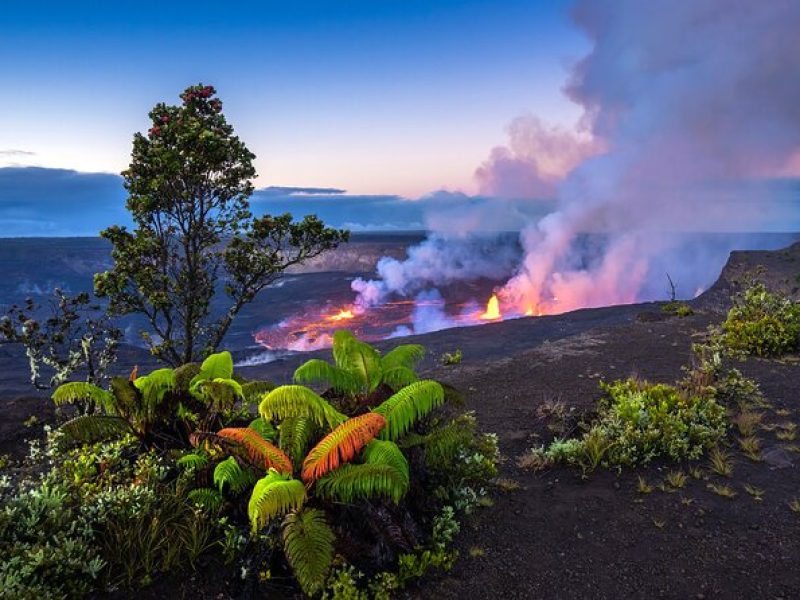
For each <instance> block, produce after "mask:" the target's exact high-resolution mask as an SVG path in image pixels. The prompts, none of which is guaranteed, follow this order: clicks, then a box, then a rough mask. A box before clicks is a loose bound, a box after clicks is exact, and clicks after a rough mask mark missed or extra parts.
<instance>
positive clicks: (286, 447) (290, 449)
mask: <svg viewBox="0 0 800 600" xmlns="http://www.w3.org/2000/svg"><path fill="white" fill-rule="evenodd" d="M278 429H279V430H280V438H279V445H280V447H281V450H283V451H284V452H286V453H287V454H288V455H289V458H291V459H292V462H294V463H298V464H299V463H300V462H301V461H302V460H303V457H304V456H305V455H306V451H307V450H308V447H309V446H310V445H311V440H313V439H314V435H315V434H316V431H317V427H316V426H315V425H314V422H313V421H312V420H311V419H309V418H306V417H289V418H288V419H284V420H283V422H281V424H280V426H279V427H278Z"/></svg>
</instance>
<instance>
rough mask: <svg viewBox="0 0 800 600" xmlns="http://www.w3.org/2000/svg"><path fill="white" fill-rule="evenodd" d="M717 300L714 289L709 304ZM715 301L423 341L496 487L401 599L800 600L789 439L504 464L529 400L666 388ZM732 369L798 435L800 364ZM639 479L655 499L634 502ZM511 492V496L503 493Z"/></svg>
mask: <svg viewBox="0 0 800 600" xmlns="http://www.w3.org/2000/svg"><path fill="white" fill-rule="evenodd" d="M790 250H791V253H792V254H791V256H794V255H795V254H797V255H800V245H798V246H795V247H794V248H793V249H790ZM787 256H788V255H783V256H782V260H783V259H786V260H784V262H785V263H786V264H788V265H790V267H791V268H794V267H796V266H797V264H800V263H797V262H795V259H791V260H790V259H789V258H787ZM740 258H741V256H738V257H737V260H738V259H740ZM773 258H774V257H773ZM779 258H781V257H779ZM738 264H739V263H737V265H738ZM739 266H741V265H739ZM737 268H738V267H737ZM789 276H791V277H792V278H794V277H795V276H796V275H795V274H790V275H786V276H785V277H784V275H781V276H780V278H779V279H780V280H781V281H783V280H787V281H791V279H787V277H789ZM718 289H719V288H715V290H712V291H714V293H716V294H717V296H719V294H718V293H717V292H718ZM795 293H796V290H795ZM721 304H724V303H723V302H722V301H721V300H719V298H718V297H715V298H714V302H707V301H706V302H705V303H704V301H703V299H700V300H698V301H697V302H696V306H697V307H698V308H700V309H702V310H701V311H699V312H698V313H697V314H695V315H693V316H690V317H686V318H678V317H667V316H665V315H663V314H662V313H661V312H660V311H659V309H658V307H657V306H653V305H637V306H626V307H610V308H603V309H592V310H584V311H578V312H576V313H571V314H569V315H561V316H556V317H546V318H538V319H520V320H517V321H506V322H503V323H498V324H493V325H486V326H482V327H477V328H468V329H456V330H449V331H444V332H439V333H436V334H429V335H427V336H421V337H420V341H421V342H423V343H425V344H426V345H427V346H428V348H429V349H430V350H431V356H432V358H430V359H429V360H428V362H427V363H426V365H425V370H426V376H433V377H436V378H439V379H441V380H443V381H446V382H449V383H451V384H453V385H456V386H457V387H459V388H460V389H461V390H463V391H464V392H465V394H466V402H467V406H468V408H469V409H471V410H474V411H475V412H476V415H477V418H478V420H479V422H480V425H481V427H482V429H483V430H485V431H491V432H496V433H497V434H498V436H499V441H500V449H501V452H502V455H503V459H502V463H501V465H500V478H501V480H502V482H503V485H502V486H500V487H498V488H497V489H496V490H495V491H494V492H493V494H492V497H493V500H494V505H493V506H492V507H490V508H485V509H479V510H478V511H476V512H475V513H474V514H473V515H471V516H470V517H469V518H468V519H467V521H466V522H465V523H464V525H463V527H462V531H461V534H460V535H459V536H458V538H457V542H456V544H457V548H458V550H459V552H460V556H461V558H460V560H459V561H458V562H457V564H456V566H455V568H454V569H453V570H452V571H451V572H449V573H446V574H441V573H438V574H432V575H430V576H428V577H426V578H425V579H424V580H423V581H422V582H420V584H418V585H417V586H415V587H413V588H412V589H410V590H408V591H407V595H408V596H409V597H421V598H614V599H616V598H652V597H660V598H698V599H700V598H785V599H789V598H797V597H800V571H798V569H797V565H798V564H799V563H800V514H799V513H796V512H793V511H792V510H791V509H790V507H789V503H790V502H791V501H792V500H794V499H795V498H798V497H800V470H798V467H797V466H796V465H797V464H798V463H799V462H800V454H798V453H796V452H795V450H797V447H796V446H795V444H800V441H781V440H778V439H777V438H776V435H775V433H776V432H775V431H766V430H764V431H761V432H760V433H759V434H758V435H759V437H760V438H761V441H762V445H763V450H764V452H763V454H764V456H765V457H766V458H767V460H762V461H759V462H754V461H752V460H751V459H749V458H747V457H746V456H745V455H744V454H743V453H742V452H740V451H738V450H737V442H736V436H735V435H734V434H733V433H731V435H730V439H729V440H728V442H729V444H730V450H731V453H732V455H733V457H734V472H733V475H732V476H731V477H729V478H724V477H720V476H718V475H716V474H714V473H713V472H712V471H711V469H710V468H709V466H708V463H707V462H706V461H700V462H699V463H697V465H651V466H648V467H646V468H639V469H635V470H633V469H626V470H622V471H620V472H617V471H604V470H598V471H595V472H594V473H591V474H589V475H588V476H583V475H582V474H581V472H580V471H579V470H575V469H570V468H565V467H556V468H550V469H547V470H544V471H540V472H531V471H526V470H524V469H522V468H520V467H519V466H518V465H517V462H516V461H517V457H519V456H520V455H522V454H523V453H525V452H526V450H528V449H530V448H531V447H533V446H538V445H540V444H542V443H544V442H546V441H548V440H550V439H552V437H553V433H552V432H551V431H550V430H549V428H548V419H547V418H543V417H542V415H541V410H540V407H541V406H542V405H543V404H545V403H548V402H554V401H560V402H563V403H564V404H565V405H566V406H567V407H572V408H574V413H575V414H582V413H590V412H591V411H592V410H593V408H594V407H595V403H596V401H597V399H598V398H599V396H600V392H599V388H598V382H599V381H600V380H602V379H605V380H612V379H618V378H624V377H627V376H629V375H636V376H639V377H643V378H646V379H649V380H652V381H664V382H673V381H675V380H676V379H678V378H680V377H681V367H682V366H684V365H687V364H689V363H690V361H691V345H692V343H693V342H694V341H697V340H699V339H700V338H702V336H703V334H704V332H705V330H706V328H707V326H708V325H709V324H711V323H714V322H718V321H719V320H720V319H721V314H720V313H719V312H716V310H717V308H719V306H720V305H721ZM457 347H458V348H461V349H462V350H463V352H464V361H463V362H462V363H461V364H459V365H454V366H448V367H445V366H441V365H439V364H438V362H437V360H436V358H437V357H438V356H439V355H440V354H441V352H443V351H452V350H454V349H455V348H457ZM302 358H308V356H304V357H302ZM297 360H299V359H297V358H295V359H287V360H286V361H280V362H277V363H273V364H271V365H264V366H261V367H254V368H252V369H250V370H248V372H247V373H245V374H246V375H247V376H251V377H252V376H258V377H272V378H274V379H275V380H276V381H278V382H284V381H286V380H287V377H288V374H290V373H291V371H292V370H293V368H294V366H295V362H296V361H297ZM737 366H738V367H739V368H741V370H742V371H743V372H744V373H745V374H746V375H747V376H749V377H752V378H754V379H755V380H756V381H758V382H759V384H760V385H761V388H762V390H763V392H764V394H765V396H766V398H767V400H768V401H769V403H770V405H771V407H770V408H768V409H765V411H764V412H765V416H764V422H765V423H766V424H770V423H787V422H795V423H798V424H800V398H799V397H798V389H799V388H800V385H799V384H800V357H789V358H788V359H785V360H782V361H776V360H761V359H750V360H748V361H746V362H745V363H743V364H741V365H737ZM32 414H33V415H36V416H37V417H38V418H39V419H41V420H48V419H51V418H52V411H51V409H50V408H49V405H48V401H47V400H46V398H43V397H30V398H27V399H25V400H22V399H19V400H13V401H12V400H7V401H6V402H4V404H3V410H2V411H0V453H5V452H11V453H12V454H18V453H21V452H23V451H24V446H23V444H22V439H23V438H24V437H26V436H28V435H29V434H31V435H34V434H35V433H36V431H37V428H39V426H34V427H31V428H24V427H23V426H21V423H22V421H24V420H25V419H27V418H28V417H29V416H30V415H32ZM690 466H699V467H700V468H702V470H703V474H702V476H701V477H700V478H699V479H693V478H691V477H689V478H688V480H687V482H686V484H685V486H684V487H683V488H682V489H678V490H674V491H671V492H670V491H662V490H660V489H658V488H657V486H658V485H659V484H661V483H663V482H664V479H665V476H666V475H667V473H668V472H669V471H671V470H677V469H681V470H683V471H684V472H685V473H688V471H689V467H690ZM639 476H641V477H644V478H645V479H646V480H647V481H648V482H649V483H650V484H651V485H653V486H654V487H656V489H655V490H654V491H652V492H651V493H649V494H641V493H639V492H638V491H637V478H638V477H639ZM713 483H719V484H724V485H728V486H730V487H731V488H733V489H734V490H735V492H736V496H735V497H734V498H732V499H728V498H723V497H721V496H719V495H717V494H715V493H714V492H712V491H711V490H709V489H708V485H709V484H713ZM747 484H749V485H751V486H755V487H757V488H760V489H762V490H764V495H763V499H762V500H760V501H758V500H755V499H754V498H753V497H752V496H751V495H750V494H748V493H747V491H746V490H745V485H747ZM516 485H518V489H510V488H514V487H515V486H516ZM503 490H505V491H503ZM212 571H213V569H212ZM212 582H213V583H212ZM229 589H230V588H228V587H227V586H226V585H225V584H222V583H221V582H220V578H218V577H214V573H213V572H203V571H201V572H200V573H198V574H197V575H194V576H192V577H185V578H176V577H172V578H170V579H167V580H163V581H160V582H158V583H157V584H155V585H154V586H151V588H150V589H148V590H145V591H143V592H137V593H136V594H133V595H131V596H130V597H134V596H136V597H138V598H163V597H172V598H175V599H177V598H217V597H219V598H225V597H229V592H228V590H229ZM118 597H121V596H118Z"/></svg>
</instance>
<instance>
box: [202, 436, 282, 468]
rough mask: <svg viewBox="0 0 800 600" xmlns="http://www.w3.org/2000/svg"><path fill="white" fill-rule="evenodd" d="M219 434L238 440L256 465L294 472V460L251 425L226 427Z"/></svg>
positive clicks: (231, 439) (225, 437) (234, 440)
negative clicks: (250, 426) (251, 427)
mask: <svg viewBox="0 0 800 600" xmlns="http://www.w3.org/2000/svg"><path fill="white" fill-rule="evenodd" d="M217 435H218V436H219V437H221V438H224V439H226V440H230V441H233V442H236V443H237V444H239V445H241V446H243V447H244V449H245V450H247V456H248V458H249V459H250V462H252V463H253V464H254V465H255V466H257V467H260V468H262V469H264V470H265V471H266V470H269V469H270V468H272V469H275V470H276V471H278V472H280V473H288V474H290V475H291V473H292V461H291V460H289V457H288V456H286V454H284V453H283V450H281V449H280V448H278V447H277V446H273V445H272V444H270V443H269V442H268V441H267V440H265V439H264V438H262V437H261V436H260V435H259V434H258V432H257V431H255V430H254V429H250V428H249V427H226V428H225V429H220V430H219V431H218V432H217Z"/></svg>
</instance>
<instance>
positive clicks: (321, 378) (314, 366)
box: [294, 358, 363, 395]
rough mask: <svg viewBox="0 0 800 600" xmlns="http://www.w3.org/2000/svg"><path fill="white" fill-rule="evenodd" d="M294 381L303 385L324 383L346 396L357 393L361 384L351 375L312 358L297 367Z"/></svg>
mask: <svg viewBox="0 0 800 600" xmlns="http://www.w3.org/2000/svg"><path fill="white" fill-rule="evenodd" d="M294 381H295V383H300V384H303V385H312V384H315V383H324V384H327V385H328V386H329V387H331V388H333V389H334V390H336V391H337V392H339V393H342V394H346V395H352V394H357V393H359V392H360V391H361V388H362V383H363V382H362V381H361V380H360V379H359V378H358V377H356V376H355V375H354V374H353V373H351V372H349V371H347V370H345V369H341V368H339V367H337V366H334V365H332V364H330V363H329V362H326V361H324V360H320V359H318V358H312V359H311V360H309V361H306V362H305V363H303V364H302V365H300V366H299V367H297V370H296V371H295V372H294Z"/></svg>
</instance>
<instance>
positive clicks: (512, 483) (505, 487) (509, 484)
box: [494, 477, 521, 492]
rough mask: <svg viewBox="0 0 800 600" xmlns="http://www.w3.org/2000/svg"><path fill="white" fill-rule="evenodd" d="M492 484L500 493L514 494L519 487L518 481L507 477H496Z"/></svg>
mask: <svg viewBox="0 0 800 600" xmlns="http://www.w3.org/2000/svg"><path fill="white" fill-rule="evenodd" d="M494 484H495V486H496V487H497V489H498V490H500V491H501V492H516V491H517V490H519V489H520V487H521V486H520V484H519V481H517V480H516V479H511V478H509V477H498V478H497V479H495V480H494Z"/></svg>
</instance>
